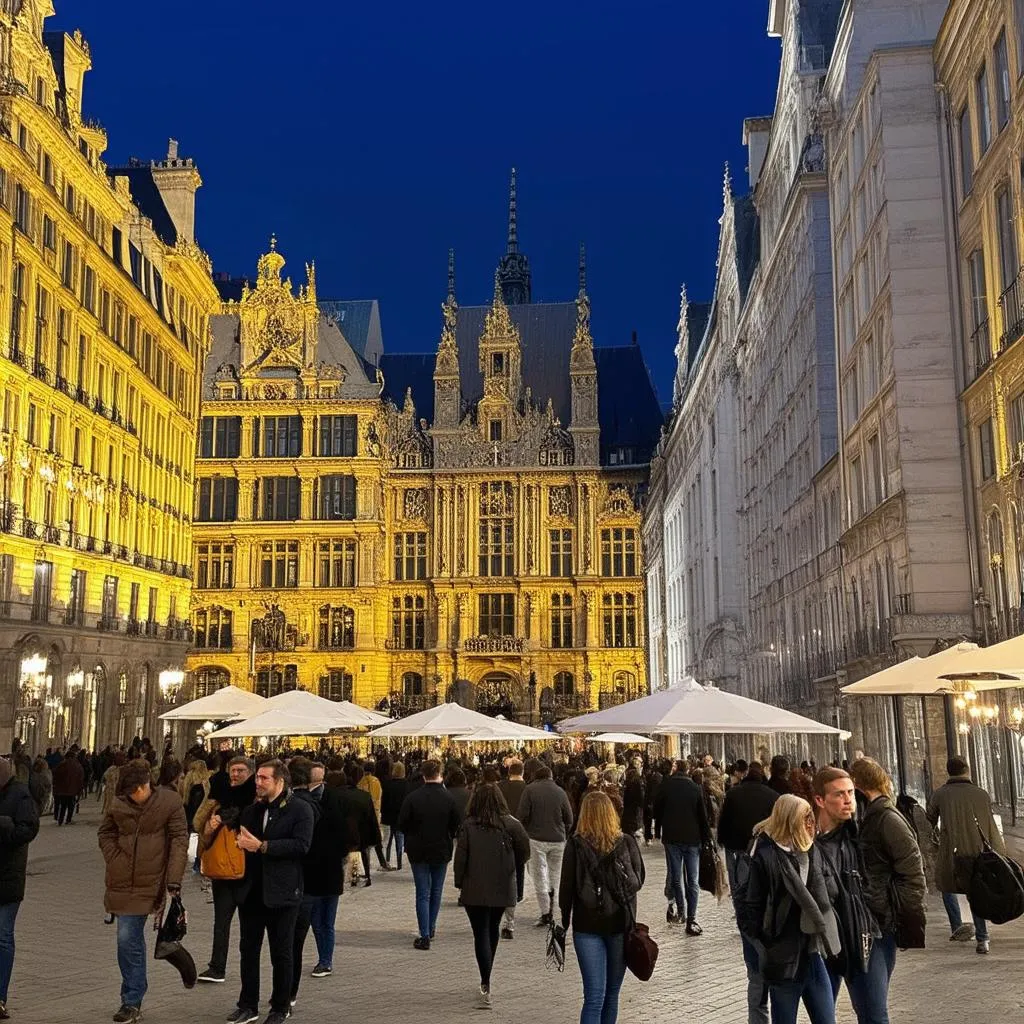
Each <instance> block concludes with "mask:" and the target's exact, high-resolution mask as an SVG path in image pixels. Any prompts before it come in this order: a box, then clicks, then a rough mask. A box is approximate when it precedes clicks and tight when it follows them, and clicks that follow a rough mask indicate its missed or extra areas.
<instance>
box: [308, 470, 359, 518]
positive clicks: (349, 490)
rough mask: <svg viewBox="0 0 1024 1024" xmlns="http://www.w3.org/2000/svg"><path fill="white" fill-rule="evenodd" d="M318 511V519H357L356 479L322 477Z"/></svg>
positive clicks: (349, 477)
mask: <svg viewBox="0 0 1024 1024" xmlns="http://www.w3.org/2000/svg"><path fill="white" fill-rule="evenodd" d="M316 509H317V518H318V519H355V517H356V478H355V477H354V476H340V475H338V476H322V477H320V479H319V480H318V481H317V499H316Z"/></svg>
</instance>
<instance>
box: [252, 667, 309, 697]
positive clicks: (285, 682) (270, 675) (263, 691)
mask: <svg viewBox="0 0 1024 1024" xmlns="http://www.w3.org/2000/svg"><path fill="white" fill-rule="evenodd" d="M282 668H283V671H282ZM298 688H299V667H298V666H297V665H284V666H280V667H278V666H275V667H271V668H269V669H264V670H263V671H262V672H257V673H256V692H257V693H258V694H259V695H260V696H261V697H276V696H277V695H278V694H279V693H286V692H288V691H290V690H297V689H298Z"/></svg>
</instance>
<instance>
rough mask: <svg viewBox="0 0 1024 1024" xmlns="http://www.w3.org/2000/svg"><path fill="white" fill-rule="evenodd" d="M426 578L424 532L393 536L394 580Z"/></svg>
mask: <svg viewBox="0 0 1024 1024" xmlns="http://www.w3.org/2000/svg"><path fill="white" fill-rule="evenodd" d="M426 578H427V535H426V533H425V532H422V531H421V532H417V533H396V534H395V579H396V580H425V579H426Z"/></svg>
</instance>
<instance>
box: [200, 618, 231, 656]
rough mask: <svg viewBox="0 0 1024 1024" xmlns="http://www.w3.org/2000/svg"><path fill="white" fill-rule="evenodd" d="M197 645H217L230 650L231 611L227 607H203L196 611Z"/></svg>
mask: <svg viewBox="0 0 1024 1024" xmlns="http://www.w3.org/2000/svg"><path fill="white" fill-rule="evenodd" d="M194 644H195V646H196V647H216V648H220V649H221V650H230V649H231V646H232V637H231V612H229V611H228V610H227V609H226V608H203V609H200V610H199V611H197V612H196V617H195V639H194Z"/></svg>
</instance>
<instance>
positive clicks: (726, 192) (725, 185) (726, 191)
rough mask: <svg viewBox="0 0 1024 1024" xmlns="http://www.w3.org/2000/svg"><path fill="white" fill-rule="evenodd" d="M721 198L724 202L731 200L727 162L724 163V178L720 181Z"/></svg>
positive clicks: (730, 180)
mask: <svg viewBox="0 0 1024 1024" xmlns="http://www.w3.org/2000/svg"><path fill="white" fill-rule="evenodd" d="M722 198H723V199H724V201H725V202H727V203H728V202H730V201H731V200H732V172H731V171H730V170H729V161H728V160H726V161H725V178H724V180H723V181H722Z"/></svg>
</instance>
